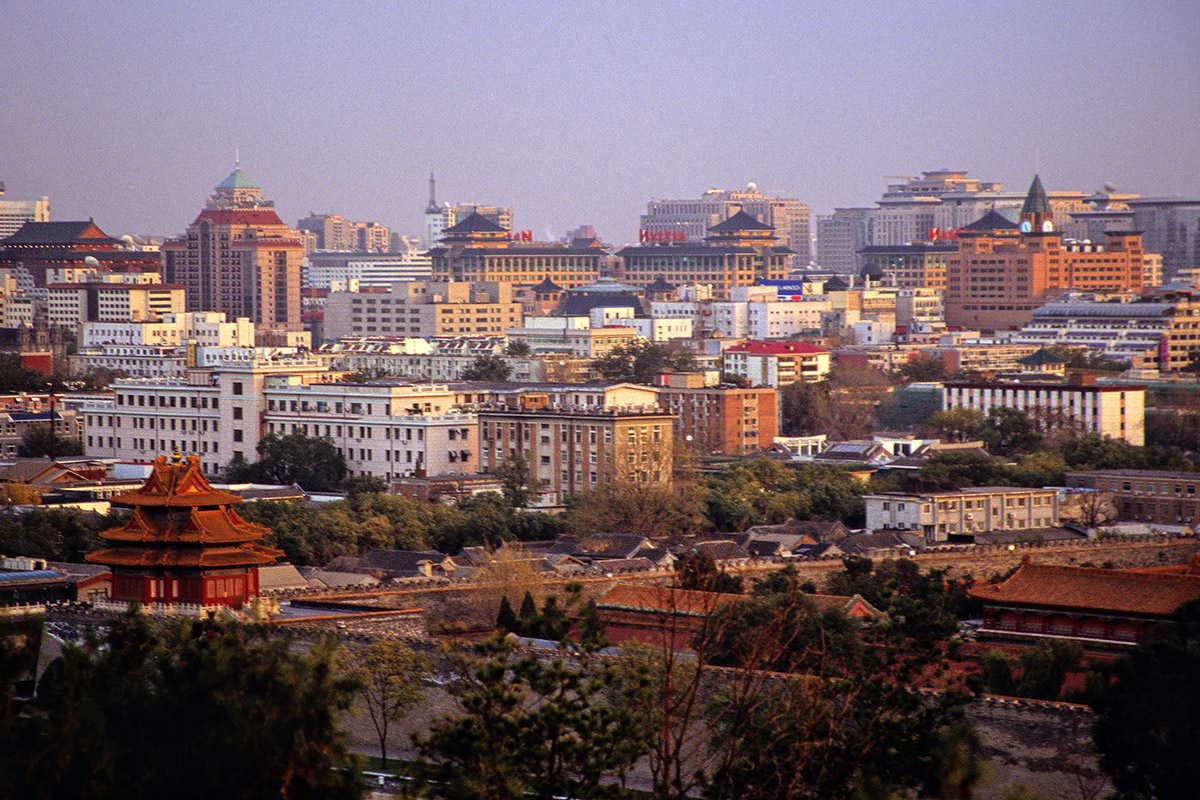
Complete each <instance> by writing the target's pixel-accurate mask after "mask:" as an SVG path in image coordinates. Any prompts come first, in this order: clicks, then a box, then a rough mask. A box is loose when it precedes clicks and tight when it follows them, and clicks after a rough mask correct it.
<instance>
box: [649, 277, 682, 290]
mask: <svg viewBox="0 0 1200 800" xmlns="http://www.w3.org/2000/svg"><path fill="white" fill-rule="evenodd" d="M646 291H647V292H655V293H666V292H673V291H675V287H674V286H672V285H671V284H669V283H667V279H666V278H664V277H663V276H662V275H659V276H658V278H657V279H656V280H655V281H654V283H652V284H650V285H649V286H647V287H646Z"/></svg>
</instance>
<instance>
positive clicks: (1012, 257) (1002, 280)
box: [946, 176, 1143, 330]
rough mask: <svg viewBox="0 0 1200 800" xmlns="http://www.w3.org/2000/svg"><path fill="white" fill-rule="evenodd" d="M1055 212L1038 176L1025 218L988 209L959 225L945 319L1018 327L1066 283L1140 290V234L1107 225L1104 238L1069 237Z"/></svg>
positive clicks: (950, 266) (974, 325) (949, 260)
mask: <svg viewBox="0 0 1200 800" xmlns="http://www.w3.org/2000/svg"><path fill="white" fill-rule="evenodd" d="M1055 219H1056V215H1055V213H1054V211H1053V210H1052V207H1051V204H1050V201H1049V198H1048V197H1047V196H1046V192H1045V190H1044V189H1043V188H1042V181H1041V179H1040V178H1038V177H1037V176H1034V179H1033V183H1032V184H1031V185H1030V187H1029V192H1028V194H1027V195H1026V197H1025V201H1024V203H1023V204H1022V206H1021V222H1020V224H1019V225H1014V224H1013V223H1012V222H1010V221H1009V220H1008V219H1007V218H1006V217H1003V216H1001V215H1000V214H999V213H997V212H995V211H989V212H988V213H987V214H986V215H984V217H983V218H982V219H980V220H978V221H977V222H974V223H972V224H971V225H967V226H966V227H964V228H962V229H960V230H959V231H958V234H957V235H958V251H957V252H954V253H948V254H947V255H946V324H948V325H958V326H962V327H966V328H972V329H983V330H1003V329H1007V328H1019V327H1021V326H1023V325H1026V324H1028V323H1029V321H1030V320H1031V319H1032V318H1033V311H1034V309H1035V308H1037V307H1038V306H1040V305H1042V304H1043V303H1045V302H1046V301H1047V300H1048V299H1049V296H1050V295H1052V294H1054V293H1056V292H1059V291H1062V290H1065V289H1083V290H1093V291H1101V290H1104V291H1140V290H1141V288H1142V277H1143V267H1142V237H1141V234H1139V233H1135V232H1130V231H1109V232H1107V233H1106V234H1105V242H1104V243H1103V244H1092V243H1088V244H1082V243H1072V242H1064V241H1063V236H1062V233H1061V232H1060V231H1059V230H1058V227H1057V223H1056V222H1055Z"/></svg>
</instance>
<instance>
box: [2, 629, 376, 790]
mask: <svg viewBox="0 0 1200 800" xmlns="http://www.w3.org/2000/svg"><path fill="white" fill-rule="evenodd" d="M333 660H334V648H333V647H332V645H331V644H330V643H328V642H318V643H317V644H315V645H314V646H313V647H312V649H311V650H309V652H307V653H298V652H293V651H292V649H291V647H290V645H289V643H288V642H287V641H286V640H285V639H284V638H282V637H272V636H270V635H269V634H268V633H267V631H266V630H265V629H263V628H257V627H247V626H242V625H236V624H221V623H216V622H203V623H201V622H186V621H176V622H173V623H169V624H167V625H166V626H165V627H164V628H162V629H161V630H159V629H156V628H155V627H154V625H153V623H151V622H150V621H149V620H147V619H145V618H140V617H126V618H124V619H121V620H119V621H118V622H116V623H115V624H114V625H113V626H112V628H111V629H110V630H109V631H108V633H107V634H106V635H105V636H104V637H103V639H101V640H99V641H94V642H91V643H90V644H89V645H88V646H87V647H86V648H80V647H75V646H73V645H67V647H66V649H65V652H64V654H63V656H62V657H61V658H59V659H58V660H56V661H55V662H53V663H52V664H51V665H50V667H49V668H48V669H47V670H46V673H45V675H44V676H43V678H42V681H41V685H40V687H39V691H38V696H37V699H36V700H34V701H30V702H29V703H28V704H26V707H25V708H24V709H23V711H24V712H25V713H24V714H23V715H22V716H21V718H20V720H19V721H18V723H17V724H15V725H13V726H10V727H7V728H6V729H5V730H7V733H8V735H9V740H8V741H5V742H3V743H2V744H0V795H2V796H5V797H24V798H57V797H91V798H133V799H134V800H136V799H137V798H158V797H179V798H192V797H195V798H199V797H212V796H219V797H230V798H246V799H247V800H251V798H255V799H256V798H262V797H290V798H313V799H314V800H315V799H316V798H339V797H344V798H354V797H358V796H360V794H361V790H360V787H359V774H358V766H357V762H356V760H355V759H354V758H353V757H352V756H351V755H350V754H349V753H348V751H347V750H346V748H345V745H344V742H343V738H342V734H341V732H340V731H339V730H338V728H337V726H336V723H335V720H336V718H337V716H338V715H339V714H340V713H341V712H342V711H343V710H345V709H346V708H347V707H348V706H349V703H350V698H351V693H352V691H353V688H354V683H353V681H350V680H348V679H343V678H341V677H339V675H338V672H337V670H336V669H335V668H334V663H333Z"/></svg>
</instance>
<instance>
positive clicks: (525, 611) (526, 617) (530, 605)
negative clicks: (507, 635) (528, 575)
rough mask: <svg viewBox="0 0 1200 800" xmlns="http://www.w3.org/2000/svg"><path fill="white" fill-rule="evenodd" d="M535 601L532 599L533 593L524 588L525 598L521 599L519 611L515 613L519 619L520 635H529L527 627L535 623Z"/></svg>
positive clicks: (536, 613)
mask: <svg viewBox="0 0 1200 800" xmlns="http://www.w3.org/2000/svg"><path fill="white" fill-rule="evenodd" d="M537 615H538V612H537V603H535V602H534V601H533V593H532V592H530V591H529V590H528V589H526V590H525V598H524V599H523V600H521V611H520V612H519V613H518V614H517V616H518V618H519V619H520V621H521V631H520V633H521V635H522V636H528V635H529V627H530V626H531V625H534V624H536V623H537Z"/></svg>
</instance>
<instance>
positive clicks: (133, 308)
mask: <svg viewBox="0 0 1200 800" xmlns="http://www.w3.org/2000/svg"><path fill="white" fill-rule="evenodd" d="M46 294H47V301H46V307H47V317H48V318H49V321H50V324H51V325H60V326H63V327H70V328H75V327H77V326H79V325H80V324H82V323H86V322H159V321H161V320H162V319H164V318H165V317H166V316H167V315H169V314H181V313H183V310H184V288H183V286H181V285H179V284H170V283H54V284H51V285H49V286H47V287H46Z"/></svg>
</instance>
